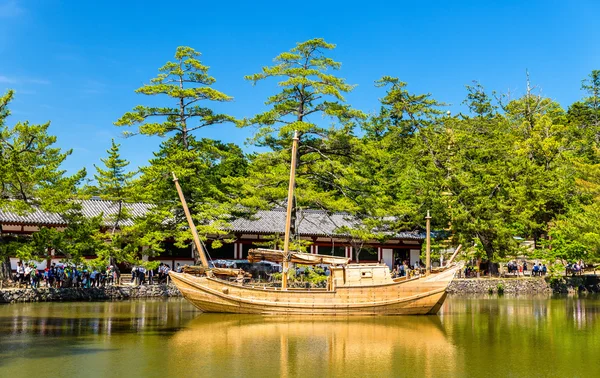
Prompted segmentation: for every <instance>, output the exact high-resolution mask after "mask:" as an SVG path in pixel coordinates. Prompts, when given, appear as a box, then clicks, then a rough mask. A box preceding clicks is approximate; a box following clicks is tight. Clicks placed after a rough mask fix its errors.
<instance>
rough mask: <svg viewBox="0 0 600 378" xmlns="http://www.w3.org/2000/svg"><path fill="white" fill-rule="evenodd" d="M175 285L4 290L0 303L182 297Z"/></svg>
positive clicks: (0, 292) (0, 294)
mask: <svg viewBox="0 0 600 378" xmlns="http://www.w3.org/2000/svg"><path fill="white" fill-rule="evenodd" d="M180 296H181V293H180V292H179V290H177V288H176V287H175V285H172V284H170V285H147V286H146V285H143V286H108V287H101V288H89V289H82V288H64V289H49V288H38V289H3V290H0V303H15V302H52V301H56V302H73V301H105V300H122V299H133V298H166V297H180Z"/></svg>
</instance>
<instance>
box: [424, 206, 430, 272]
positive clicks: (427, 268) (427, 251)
mask: <svg viewBox="0 0 600 378" xmlns="http://www.w3.org/2000/svg"><path fill="white" fill-rule="evenodd" d="M425 221H426V222H425V223H426V226H425V228H426V231H425V232H427V235H425V240H426V244H425V275H426V276H428V275H430V274H431V215H429V210H427V216H426V217H425Z"/></svg>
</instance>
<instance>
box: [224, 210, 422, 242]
mask: <svg viewBox="0 0 600 378" xmlns="http://www.w3.org/2000/svg"><path fill="white" fill-rule="evenodd" d="M357 224H358V220H357V219H356V218H352V216H350V215H348V214H345V213H333V214H331V213H327V212H325V211H320V210H300V211H299V212H298V214H297V220H296V225H297V228H298V234H300V235H310V236H334V235H335V236H345V235H341V234H340V233H339V232H337V230H338V229H339V228H341V227H347V228H352V227H354V226H356V225H357ZM284 228H285V210H283V209H274V210H263V211H258V212H257V213H256V214H255V215H254V216H253V217H252V218H251V219H245V218H239V219H236V220H234V221H233V222H232V223H231V231H233V232H241V233H244V232H246V233H264V234H274V233H284V232H285V230H284ZM394 237H395V238H399V239H414V240H422V239H425V234H424V233H419V232H406V231H405V232H397V233H396V234H395V235H394Z"/></svg>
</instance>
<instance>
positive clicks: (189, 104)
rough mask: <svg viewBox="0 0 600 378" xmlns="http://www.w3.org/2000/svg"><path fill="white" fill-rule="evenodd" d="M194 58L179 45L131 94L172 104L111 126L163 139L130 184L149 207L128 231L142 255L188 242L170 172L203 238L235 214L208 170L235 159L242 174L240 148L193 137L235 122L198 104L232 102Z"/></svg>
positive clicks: (219, 229) (135, 113) (145, 110)
mask: <svg viewBox="0 0 600 378" xmlns="http://www.w3.org/2000/svg"><path fill="white" fill-rule="evenodd" d="M199 55H200V53H199V52H197V51H195V50H194V49H192V48H190V47H178V48H177V51H176V53H175V61H174V62H167V63H166V64H165V65H164V66H163V67H161V68H160V69H159V71H160V73H159V75H158V76H157V77H156V78H154V79H152V80H151V83H150V84H148V85H144V86H142V87H141V88H139V89H138V90H136V92H137V93H140V94H144V95H148V96H154V95H163V97H164V96H166V97H167V98H168V100H169V102H168V103H171V101H173V100H174V101H175V102H176V104H177V106H175V107H171V106H165V107H150V106H137V107H135V108H134V110H133V111H132V112H128V113H126V114H124V115H123V116H122V117H121V118H120V119H119V120H118V121H117V122H116V123H115V124H116V125H117V126H136V125H137V126H138V129H137V132H133V133H129V132H126V135H130V136H131V135H135V134H144V135H153V136H160V137H165V138H166V140H165V141H164V142H163V143H162V144H161V146H160V150H159V151H158V152H156V153H155V154H154V158H153V159H151V160H150V165H149V166H147V167H143V168H141V169H140V173H141V175H140V178H139V180H136V181H135V184H134V186H135V192H136V194H137V195H138V196H139V198H141V199H142V200H144V201H146V202H148V203H151V204H153V206H154V208H153V211H152V212H150V213H149V214H147V216H145V217H144V218H142V219H136V221H135V225H134V226H133V227H132V228H131V229H130V232H131V233H133V234H135V235H137V236H136V238H135V239H136V243H138V244H140V245H144V246H149V247H150V248H149V249H147V250H146V252H145V253H148V254H156V253H159V252H161V250H162V247H161V245H162V243H163V241H164V240H166V239H171V238H174V239H175V240H176V241H177V244H178V245H179V246H180V247H183V246H184V245H187V244H188V243H189V240H191V235H190V231H189V230H188V228H187V226H186V225H185V218H184V216H183V211H182V209H181V204H179V202H178V201H177V200H176V199H177V193H176V191H175V187H174V185H173V182H172V180H171V172H174V173H175V174H176V175H177V177H178V178H179V180H180V183H181V186H182V188H183V191H184V195H185V197H186V201H187V203H188V205H189V207H190V212H191V213H192V216H193V217H194V219H195V220H196V223H197V225H198V232H199V233H200V234H201V236H202V237H205V235H206V234H213V235H214V234H216V235H220V234H223V233H224V232H225V231H223V228H224V225H225V224H227V222H226V221H227V220H228V219H230V218H231V217H232V216H233V215H234V214H235V213H236V211H235V209H234V208H233V207H232V206H231V204H230V201H229V196H228V195H227V193H223V192H222V190H224V188H225V187H226V185H225V184H222V183H221V179H222V177H218V176H215V175H214V174H212V179H211V168H214V166H219V165H220V163H221V162H225V161H227V163H229V162H231V160H229V157H231V158H232V160H236V159H239V160H238V161H241V163H240V167H241V168H240V169H241V170H244V169H245V156H243V153H241V150H239V149H238V150H239V151H234V149H232V148H229V147H228V146H225V145H222V144H220V143H219V142H216V141H208V140H204V139H203V140H201V141H198V140H197V138H196V137H195V135H194V133H195V132H196V131H198V130H200V129H202V128H204V127H208V126H212V125H218V124H224V123H228V122H235V119H234V118H233V117H231V116H228V115H225V114H220V113H215V112H214V111H213V110H212V109H210V108H209V107H203V106H201V105H199V104H201V103H211V102H214V103H220V102H228V101H231V100H232V98H231V97H229V96H227V95H226V94H224V93H222V92H220V91H218V90H216V89H214V88H212V85H213V84H214V83H215V79H214V78H213V77H211V76H209V74H208V66H205V65H203V64H202V63H201V62H200V60H198V56H199ZM217 151H218V152H217ZM240 154H241V156H240ZM234 171H235V170H234ZM217 181H218V182H217Z"/></svg>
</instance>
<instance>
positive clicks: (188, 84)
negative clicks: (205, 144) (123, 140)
mask: <svg viewBox="0 0 600 378" xmlns="http://www.w3.org/2000/svg"><path fill="white" fill-rule="evenodd" d="M198 56H200V53H199V52H197V51H196V50H194V49H192V48H191V47H185V46H180V47H178V48H177V51H176V52H175V61H174V62H167V63H166V64H165V65H164V66H162V67H161V68H159V72H160V73H159V74H158V76H157V77H155V78H154V79H152V80H150V84H146V85H143V86H142V87H140V88H138V89H137V90H136V93H140V94H143V95H146V96H156V95H164V96H167V97H168V98H169V100H170V101H172V100H174V101H175V102H176V103H177V106H176V107H168V106H167V107H156V106H143V105H140V106H136V107H135V108H134V109H133V111H131V112H128V113H125V114H124V115H123V116H122V117H121V118H120V119H119V120H118V121H117V122H115V125H117V126H135V125H138V130H137V131H136V132H125V135H129V136H131V135H136V134H143V135H155V136H161V137H164V136H168V135H173V134H174V135H176V138H177V141H178V143H181V146H182V148H183V150H188V149H189V137H190V136H191V135H192V134H193V132H194V131H196V130H199V129H201V128H203V127H207V126H211V125H217V124H222V123H227V122H234V121H235V120H234V118H233V117H231V116H228V115H225V114H219V113H215V112H214V111H213V110H211V109H210V108H207V107H202V106H200V105H198V104H199V103H201V102H203V101H214V102H227V101H231V100H233V98H232V97H229V96H227V95H226V94H224V93H222V92H219V91H218V90H216V89H214V88H212V85H213V84H214V83H215V81H216V80H215V79H214V78H213V77H211V76H210V75H209V74H208V66H205V65H203V64H202V63H201V62H200V60H198V59H197V57H198ZM170 101H169V103H170Z"/></svg>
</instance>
